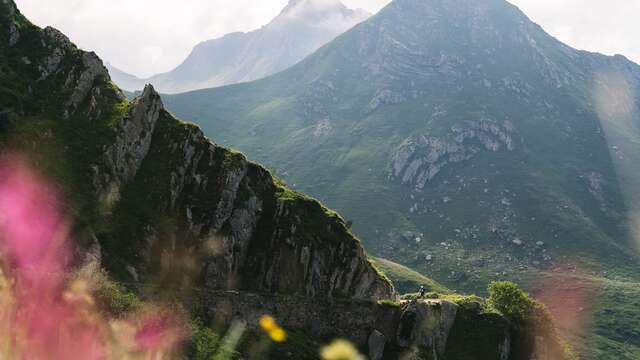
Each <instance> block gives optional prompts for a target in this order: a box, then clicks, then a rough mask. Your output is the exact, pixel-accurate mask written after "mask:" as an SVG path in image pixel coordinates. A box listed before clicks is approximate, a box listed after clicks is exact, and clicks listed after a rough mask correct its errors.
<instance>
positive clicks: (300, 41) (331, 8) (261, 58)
mask: <svg viewBox="0 0 640 360" xmlns="http://www.w3.org/2000/svg"><path fill="white" fill-rule="evenodd" d="M369 16H370V14H369V13H367V12H366V11H364V10H360V9H358V10H352V9H348V8H347V7H346V6H344V5H343V4H342V3H341V2H340V1H339V0H290V1H289V4H288V5H287V6H286V7H285V8H284V9H283V10H282V12H281V13H280V14H279V15H278V16H277V17H276V18H274V19H273V20H272V21H271V22H269V24H267V25H265V26H263V27H261V28H260V29H257V30H254V31H251V32H247V33H242V32H236V33H231V34H228V35H225V36H223V37H221V38H218V39H214V40H209V41H205V42H203V43H200V44H198V45H197V46H196V47H195V48H194V49H193V51H192V52H191V54H190V55H189V56H188V57H187V59H186V60H185V61H184V62H183V63H182V64H180V65H179V66H178V67H176V68H175V69H173V70H171V71H169V72H167V73H164V74H159V75H155V76H152V77H150V78H147V79H140V78H137V77H135V76H133V75H130V74H127V73H126V72H124V71H122V70H119V69H117V68H115V67H113V66H112V65H110V64H107V69H108V70H109V73H110V75H111V77H112V79H113V81H114V82H115V83H116V84H118V86H120V87H121V88H123V89H126V90H129V91H136V90H141V89H142V88H144V86H145V84H153V85H154V87H155V88H156V89H157V90H158V91H160V92H162V93H179V92H186V91H190V90H195V89H204V88H210V87H216V86H221V85H227V84H235V83H239V82H246V81H251V80H256V79H260V78H263V77H266V76H268V75H271V74H275V73H277V72H279V71H281V70H284V69H286V68H288V67H290V66H292V65H294V64H295V63H297V62H299V61H300V60H302V59H304V58H305V57H306V56H307V55H309V54H311V53H312V52H314V51H315V50H317V49H318V48H319V47H321V46H322V45H324V44H326V43H328V42H329V41H331V40H333V39H334V38H335V37H336V36H338V35H339V34H341V33H343V32H344V31H346V30H348V29H350V28H351V27H353V26H354V25H356V24H358V23H360V22H362V21H363V20H365V19H367V18H368V17H369Z"/></svg>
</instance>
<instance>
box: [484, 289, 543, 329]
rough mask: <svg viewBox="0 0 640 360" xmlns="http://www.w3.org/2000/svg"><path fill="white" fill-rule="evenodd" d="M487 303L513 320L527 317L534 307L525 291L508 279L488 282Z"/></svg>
mask: <svg viewBox="0 0 640 360" xmlns="http://www.w3.org/2000/svg"><path fill="white" fill-rule="evenodd" d="M487 303H488V305H489V306H491V307H493V308H494V309H496V310H498V311H499V312H501V313H502V314H503V315H505V316H506V317H508V318H510V319H512V320H514V321H523V320H527V319H529V318H530V317H531V315H532V312H533V310H534V309H535V308H536V302H535V301H534V300H533V299H531V297H529V295H528V294H527V293H525V292H524V291H522V290H520V288H519V287H518V285H516V284H514V283H512V282H508V281H499V282H492V283H491V284H489V298H488V299H487Z"/></svg>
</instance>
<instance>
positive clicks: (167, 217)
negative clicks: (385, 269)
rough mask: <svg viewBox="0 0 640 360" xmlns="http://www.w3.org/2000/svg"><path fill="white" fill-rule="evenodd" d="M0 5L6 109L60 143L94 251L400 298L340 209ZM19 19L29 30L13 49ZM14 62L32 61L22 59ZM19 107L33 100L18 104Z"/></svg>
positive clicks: (260, 284)
mask: <svg viewBox="0 0 640 360" xmlns="http://www.w3.org/2000/svg"><path fill="white" fill-rule="evenodd" d="M1 1H2V3H0V8H1V9H0V10H2V14H0V25H1V28H2V29H6V30H7V33H5V34H4V35H3V36H2V37H1V38H0V41H2V42H1V43H0V48H2V49H8V51H6V52H4V51H3V52H0V59H1V60H2V61H0V63H2V64H9V65H8V66H9V67H8V68H6V69H5V68H3V69H2V71H0V80H2V82H1V83H2V86H5V84H7V86H10V88H7V89H6V90H5V88H3V89H2V90H3V91H5V92H9V91H12V93H11V94H12V96H11V97H4V96H3V97H1V98H0V114H9V113H15V114H16V116H15V117H16V118H17V117H19V116H22V115H25V113H26V112H27V111H29V115H34V117H35V118H36V119H35V120H33V121H32V122H31V124H30V126H33V127H34V128H37V129H38V130H37V131H36V132H35V134H34V135H33V136H35V137H41V138H37V139H35V140H31V139H29V141H27V143H28V144H29V149H30V151H31V150H33V149H35V150H37V151H41V152H46V151H48V149H50V148H49V147H46V146H45V145H44V144H41V145H40V146H39V149H36V148H35V147H34V146H32V145H31V144H37V143H38V141H41V142H44V141H47V142H49V143H55V144H54V146H53V147H52V148H51V149H55V151H58V153H56V154H59V155H58V156H59V157H60V159H56V162H55V163H53V164H52V166H58V165H59V164H64V165H60V167H61V168H60V169H55V170H54V171H53V174H54V176H57V175H59V174H64V175H63V176H61V177H60V178H58V180H60V183H61V185H62V186H64V187H66V189H65V190H66V192H67V193H68V194H72V195H73V199H74V200H73V201H71V203H70V204H69V207H70V208H72V209H73V210H74V211H75V212H76V213H78V214H80V215H79V216H80V217H82V221H79V222H81V225H79V226H78V227H80V228H82V230H83V232H85V233H90V234H92V235H91V236H90V239H89V240H87V244H89V245H88V249H87V251H88V252H91V253H92V254H94V256H92V257H93V258H96V259H102V261H103V264H104V265H105V266H106V267H107V268H108V269H109V270H111V271H112V273H113V274H117V275H116V276H117V277H119V278H120V280H127V281H130V282H145V281H148V280H149V279H151V278H152V277H167V278H168V277H173V278H177V279H178V280H179V281H178V283H179V285H180V286H188V287H189V288H199V289H202V288H205V289H206V290H216V289H224V290H227V289H241V290H250V291H257V292H271V293H281V294H298V295H308V296H314V297H320V298H325V297H327V298H363V299H394V298H395V297H396V294H395V291H394V289H393V286H392V285H391V283H390V282H389V281H388V280H387V279H386V278H384V277H383V276H382V275H380V274H379V273H378V272H377V271H376V269H375V268H374V267H373V265H371V263H370V262H369V261H368V258H367V255H366V254H365V252H364V249H363V248H362V245H361V244H360V242H359V241H358V239H356V238H355V237H354V236H353V235H352V234H351V232H350V231H349V230H348V229H347V227H346V224H345V221H344V220H343V219H342V218H341V217H340V216H338V215H337V214H335V213H334V212H332V211H330V210H328V209H326V208H325V207H324V206H322V205H321V204H320V203H319V202H318V201H316V200H313V199H310V198H307V197H305V196H304V195H302V194H299V193H296V192H294V191H292V190H290V189H288V188H287V187H286V186H284V185H283V184H281V183H280V181H279V180H278V179H275V178H274V177H273V176H272V175H271V173H270V172H269V171H268V170H266V169H265V168H263V167H261V166H259V165H257V164H254V163H252V162H249V161H248V160H247V159H246V158H245V157H244V156H243V155H242V154H239V153H236V152H233V151H231V150H228V149H225V148H222V147H219V146H217V145H215V144H213V143H212V142H211V141H209V140H208V139H207V138H206V137H205V136H204V135H203V133H202V131H201V130H200V129H199V128H197V127H196V126H193V125H190V124H186V123H183V122H181V121H179V120H177V119H176V118H175V117H173V116H172V115H171V114H170V113H168V112H167V111H165V110H164V108H163V104H162V101H161V99H160V97H159V95H158V94H157V93H156V92H155V90H154V89H153V88H152V87H151V86H148V87H146V89H145V91H144V92H143V94H142V95H141V96H140V97H138V98H137V99H135V100H133V101H132V102H130V103H129V102H127V101H126V99H125V98H124V96H123V94H122V92H121V91H120V90H119V89H117V88H115V87H114V86H113V84H112V83H111V81H110V79H109V76H108V73H107V70H106V69H105V67H104V65H103V63H102V61H101V60H100V59H99V58H98V56H97V55H96V54H94V53H89V52H84V51H82V50H80V49H78V48H77V47H76V46H75V45H73V44H72V43H71V42H70V41H69V39H68V38H67V37H66V36H65V35H64V34H62V33H61V32H59V31H57V30H55V29H53V28H46V29H44V30H40V29H38V28H36V27H35V26H33V25H31V24H30V23H29V22H28V20H26V19H24V18H23V17H22V15H20V14H19V12H17V11H13V10H11V9H15V7H14V4H13V2H12V1H9V0H1ZM5 10H8V11H5ZM8 13H10V14H9V16H7V14H8ZM14 13H15V14H14ZM18 16H20V17H19V18H18ZM12 24H13V25H16V24H19V26H20V29H19V30H20V37H21V39H20V42H18V44H17V45H16V46H13V47H11V46H9V45H10V44H11V43H12V40H11V39H10V36H8V29H9V28H10V26H11V25H12ZM23 41H24V43H25V44H29V46H23ZM9 58H11V59H21V58H28V59H29V61H28V62H26V61H23V62H22V64H23V65H20V66H14V64H15V63H16V61H8V60H7V59H9ZM9 76H11V77H9ZM3 94H4V93H3ZM15 104H21V105H23V108H24V109H27V110H21V109H19V110H16V111H13V110H12V108H13V107H14V106H15ZM3 116H4V115H3ZM11 118H14V116H11ZM10 129H11V126H8V127H7V131H10ZM6 136H7V137H10V136H11V134H10V133H7V134H6ZM53 140H55V141H53ZM58 144H63V146H61V147H59V146H58ZM35 150H34V151H35ZM45 155H49V154H45ZM67 165H69V166H67ZM63 167H64V168H63ZM96 240H97V241H96ZM98 244H99V245H98ZM81 261H83V259H81V260H80V262H81ZM163 285H165V284H163Z"/></svg>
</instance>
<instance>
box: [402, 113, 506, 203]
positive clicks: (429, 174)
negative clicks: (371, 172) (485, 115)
mask: <svg viewBox="0 0 640 360" xmlns="http://www.w3.org/2000/svg"><path fill="white" fill-rule="evenodd" d="M512 133H513V126H512V125H511V123H510V122H508V121H505V122H504V123H503V124H498V123H497V122H495V121H493V120H479V121H468V122H466V123H465V124H464V125H463V126H453V127H452V128H451V131H450V132H449V133H448V134H447V135H446V136H443V137H436V136H430V135H428V134H424V135H419V136H415V137H411V138H409V139H407V140H405V141H404V142H403V143H402V145H400V147H399V148H398V150H396V153H395V155H394V157H393V160H392V164H391V175H392V177H393V178H395V179H397V180H399V181H400V182H402V184H405V185H410V186H413V187H414V188H415V190H421V189H423V188H424V187H425V185H426V184H427V183H428V182H429V181H431V180H432V179H433V178H434V177H435V176H436V175H438V174H439V173H440V171H441V170H442V169H443V168H444V167H446V166H447V165H449V164H453V163H459V162H462V161H466V160H469V159H471V158H473V157H474V156H475V155H476V154H478V153H479V152H481V151H489V152H496V151H500V150H502V149H504V150H507V151H512V150H513V149H514V146H515V145H514V141H513V138H512Z"/></svg>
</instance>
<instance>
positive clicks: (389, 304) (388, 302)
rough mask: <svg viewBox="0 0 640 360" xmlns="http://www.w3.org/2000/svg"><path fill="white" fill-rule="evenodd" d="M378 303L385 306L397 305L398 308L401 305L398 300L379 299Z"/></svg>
mask: <svg viewBox="0 0 640 360" xmlns="http://www.w3.org/2000/svg"><path fill="white" fill-rule="evenodd" d="M378 304H379V305H383V306H389V307H395V308H398V307H400V305H401V304H400V302H398V301H394V300H386V299H385V300H378Z"/></svg>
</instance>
